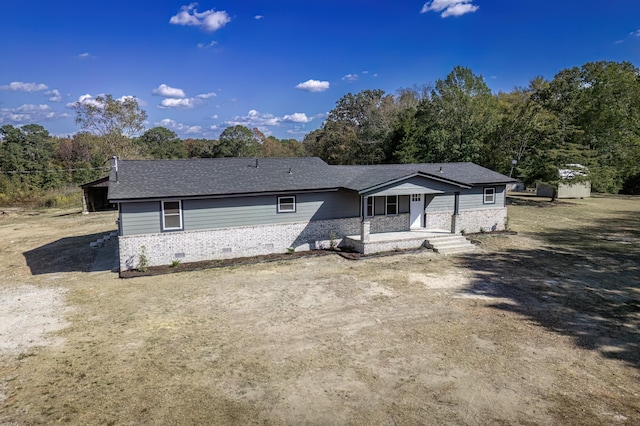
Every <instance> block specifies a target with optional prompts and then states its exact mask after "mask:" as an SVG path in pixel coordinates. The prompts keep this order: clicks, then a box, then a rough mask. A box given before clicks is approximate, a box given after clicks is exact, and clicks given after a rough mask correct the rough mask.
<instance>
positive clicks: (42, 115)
mask: <svg viewBox="0 0 640 426" xmlns="http://www.w3.org/2000/svg"><path fill="white" fill-rule="evenodd" d="M68 116H69V114H66V113H63V114H60V113H57V112H55V111H54V110H53V109H52V108H51V107H50V106H49V105H46V104H40V105H34V104H24V105H21V106H19V107H17V108H2V109H0V123H14V124H28V123H33V122H38V121H45V120H52V119H57V118H64V117H68Z"/></svg>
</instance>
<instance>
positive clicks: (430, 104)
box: [418, 66, 498, 163]
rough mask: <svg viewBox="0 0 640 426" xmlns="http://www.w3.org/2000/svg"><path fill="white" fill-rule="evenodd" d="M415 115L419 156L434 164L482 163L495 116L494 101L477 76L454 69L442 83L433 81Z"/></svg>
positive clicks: (458, 68)
mask: <svg viewBox="0 0 640 426" xmlns="http://www.w3.org/2000/svg"><path fill="white" fill-rule="evenodd" d="M418 113H419V118H420V121H421V126H422V127H423V128H424V135H423V138H424V140H425V142H426V143H424V144H423V149H425V150H426V151H427V153H423V155H422V156H423V157H426V159H428V160H429V161H435V162H442V161H474V162H477V163H482V162H483V161H482V160H483V149H484V147H485V145H486V144H487V142H488V141H489V139H490V138H491V136H492V135H493V132H494V130H495V127H496V126H497V122H498V113H497V104H496V99H495V98H494V97H493V95H492V94H491V90H489V87H488V86H487V84H486V83H485V81H484V79H483V78H482V77H481V76H476V75H475V74H473V72H472V71H471V70H470V69H469V68H465V67H461V66H456V67H455V68H454V69H453V70H452V71H451V72H450V73H449V75H447V77H446V78H445V79H444V80H437V81H436V83H435V87H434V89H433V90H432V92H431V96H430V97H429V98H428V99H424V100H423V102H422V103H421V105H420V107H419V111H418ZM425 154H426V155H425Z"/></svg>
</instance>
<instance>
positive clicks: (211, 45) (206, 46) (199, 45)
mask: <svg viewBox="0 0 640 426" xmlns="http://www.w3.org/2000/svg"><path fill="white" fill-rule="evenodd" d="M217 44H218V42H217V41H212V42H211V43H207V44H204V43H198V47H199V48H200V49H209V48H210V47H214V46H215V45H217Z"/></svg>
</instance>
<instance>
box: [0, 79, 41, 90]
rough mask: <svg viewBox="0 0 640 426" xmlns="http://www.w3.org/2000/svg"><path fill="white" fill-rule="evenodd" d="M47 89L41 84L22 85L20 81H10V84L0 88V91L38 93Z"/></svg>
mask: <svg viewBox="0 0 640 426" xmlns="http://www.w3.org/2000/svg"><path fill="white" fill-rule="evenodd" d="M48 88H49V87H48V86H47V85H46V84H42V83H23V82H21V81H12V82H11V83H9V84H7V85H4V86H0V90H11V91H13V92H17V91H21V92H39V91H40V90H47V89H48Z"/></svg>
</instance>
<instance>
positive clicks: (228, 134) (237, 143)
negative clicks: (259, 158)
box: [214, 125, 260, 157]
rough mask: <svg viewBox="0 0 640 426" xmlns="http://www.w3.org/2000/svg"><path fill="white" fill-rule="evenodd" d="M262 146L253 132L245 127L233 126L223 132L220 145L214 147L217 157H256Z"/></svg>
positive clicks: (219, 140) (219, 141)
mask: <svg viewBox="0 0 640 426" xmlns="http://www.w3.org/2000/svg"><path fill="white" fill-rule="evenodd" d="M259 150H260V144H259V143H258V140H257V139H256V137H255V135H254V134H253V132H251V130H249V129H248V128H246V127H245V126H240V125H236V126H231V127H227V128H226V129H224V130H223V132H222V134H221V135H220V138H219V139H218V145H217V146H215V147H214V156H215V157H255V156H256V155H258V153H259Z"/></svg>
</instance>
